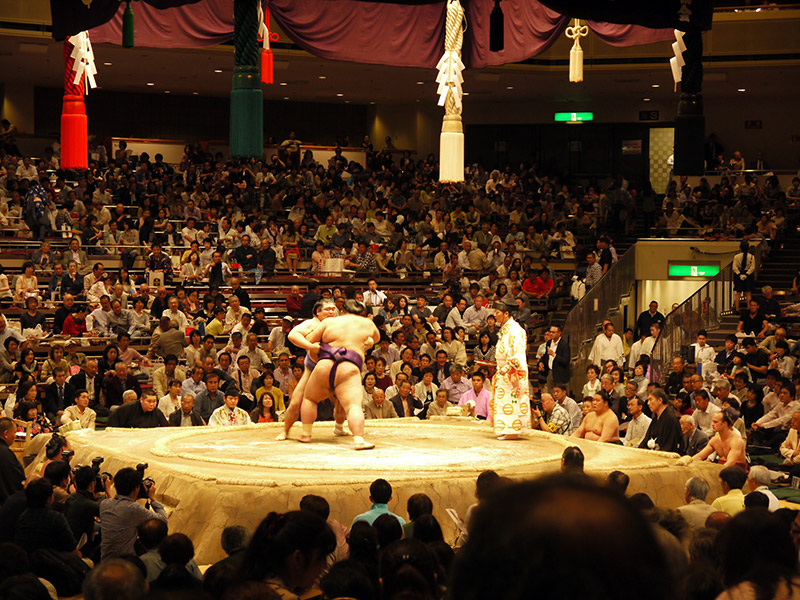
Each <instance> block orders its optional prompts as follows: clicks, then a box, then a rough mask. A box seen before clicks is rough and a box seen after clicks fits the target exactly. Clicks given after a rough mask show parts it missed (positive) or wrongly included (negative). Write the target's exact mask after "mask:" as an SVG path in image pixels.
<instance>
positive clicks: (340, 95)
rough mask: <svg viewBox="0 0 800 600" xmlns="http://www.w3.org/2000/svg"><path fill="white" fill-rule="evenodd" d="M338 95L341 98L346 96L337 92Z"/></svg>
mask: <svg viewBox="0 0 800 600" xmlns="http://www.w3.org/2000/svg"><path fill="white" fill-rule="evenodd" d="M336 95H337V96H339V98H341V97H342V96H344V94H336Z"/></svg>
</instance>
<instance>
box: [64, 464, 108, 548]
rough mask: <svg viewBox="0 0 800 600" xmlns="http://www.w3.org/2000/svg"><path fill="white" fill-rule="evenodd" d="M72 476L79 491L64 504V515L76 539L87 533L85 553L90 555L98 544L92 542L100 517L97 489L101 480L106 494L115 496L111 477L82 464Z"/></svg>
mask: <svg viewBox="0 0 800 600" xmlns="http://www.w3.org/2000/svg"><path fill="white" fill-rule="evenodd" d="M98 466H99V465H98ZM72 478H73V480H74V482H75V488H76V490H77V491H76V492H75V493H74V494H71V495H70V496H69V497H68V498H67V501H66V504H65V505H64V516H65V517H66V518H67V522H68V523H69V527H70V529H71V530H72V533H73V535H74V536H75V539H80V538H81V536H82V535H83V534H86V540H87V541H86V546H84V548H83V553H84V554H85V555H87V556H89V555H91V554H92V550H94V549H95V546H96V544H93V543H92V542H93V540H94V537H95V535H94V534H95V519H99V518H100V502H98V500H97V498H96V496H95V490H96V488H97V484H98V482H99V483H100V485H102V487H103V489H104V490H105V494H106V496H107V497H108V498H113V497H114V492H113V490H112V482H111V477H110V476H109V475H108V474H107V473H103V474H102V475H100V476H98V475H97V472H96V470H95V469H93V468H92V467H88V466H82V467H78V468H77V469H75V471H74V472H73V475H72Z"/></svg>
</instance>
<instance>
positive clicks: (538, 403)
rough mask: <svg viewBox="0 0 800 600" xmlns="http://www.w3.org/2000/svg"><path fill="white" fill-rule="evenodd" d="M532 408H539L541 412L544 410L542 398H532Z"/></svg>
mask: <svg viewBox="0 0 800 600" xmlns="http://www.w3.org/2000/svg"><path fill="white" fill-rule="evenodd" d="M531 408H532V409H533V410H538V411H539V412H543V411H544V406H543V405H542V401H541V400H531Z"/></svg>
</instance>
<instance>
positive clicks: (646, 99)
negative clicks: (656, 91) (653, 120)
mask: <svg viewBox="0 0 800 600" xmlns="http://www.w3.org/2000/svg"><path fill="white" fill-rule="evenodd" d="M642 102H650V98H644V99H643V100H642Z"/></svg>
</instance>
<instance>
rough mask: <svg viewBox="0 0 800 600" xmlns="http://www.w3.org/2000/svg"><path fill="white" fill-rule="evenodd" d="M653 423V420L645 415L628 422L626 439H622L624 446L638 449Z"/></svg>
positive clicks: (642, 414)
mask: <svg viewBox="0 0 800 600" xmlns="http://www.w3.org/2000/svg"><path fill="white" fill-rule="evenodd" d="M651 421H652V419H651V418H650V417H648V416H647V415H646V414H644V413H641V414H640V415H639V416H638V417H635V418H632V419H631V420H630V421H629V422H628V430H627V431H626V432H625V437H624V438H622V443H623V445H625V446H633V447H634V448H636V447H638V446H639V444H640V443H641V442H642V438H643V437H644V436H645V434H646V433H647V430H648V428H649V427H650V422H651Z"/></svg>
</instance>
